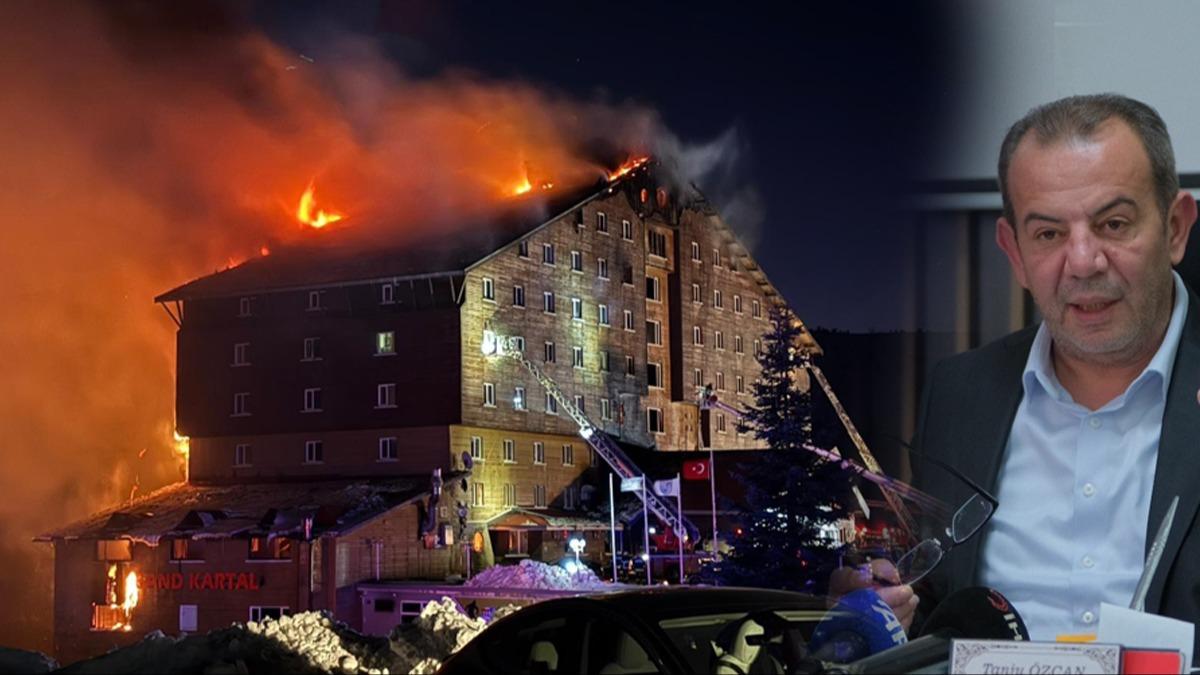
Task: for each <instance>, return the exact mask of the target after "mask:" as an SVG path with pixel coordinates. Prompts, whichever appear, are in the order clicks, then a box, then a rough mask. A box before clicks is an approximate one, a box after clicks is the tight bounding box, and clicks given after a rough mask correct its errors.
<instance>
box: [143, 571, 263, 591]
mask: <svg viewBox="0 0 1200 675" xmlns="http://www.w3.org/2000/svg"><path fill="white" fill-rule="evenodd" d="M138 585H139V586H140V587H141V589H142V590H147V591H181V590H184V589H185V588H186V589H187V590H189V591H257V590H258V589H259V583H258V575H257V574H252V573H249V572H191V573H189V574H187V575H184V574H183V573H181V572H172V573H169V574H147V575H145V576H143V577H139V578H138Z"/></svg>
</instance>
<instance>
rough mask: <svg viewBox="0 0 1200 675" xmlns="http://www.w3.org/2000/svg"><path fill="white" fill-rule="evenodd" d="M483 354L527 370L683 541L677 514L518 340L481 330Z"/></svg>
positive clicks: (681, 525)
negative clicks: (639, 482)
mask: <svg viewBox="0 0 1200 675" xmlns="http://www.w3.org/2000/svg"><path fill="white" fill-rule="evenodd" d="M482 349H483V353H484V354H485V355H488V356H507V357H508V358H511V359H513V360H514V361H516V362H517V363H520V364H521V365H522V366H525V370H528V371H529V373H530V374H531V375H533V377H534V379H536V380H537V382H538V384H540V385H542V388H543V389H545V390H546V393H548V394H550V396H551V397H552V398H553V399H554V400H555V401H557V402H558V405H559V406H560V407H561V408H562V409H563V410H565V411H566V412H567V415H569V416H570V417H571V419H572V420H574V421H575V423H576V424H578V425H579V435H580V436H582V437H583V440H585V441H587V443H588V445H590V446H591V448H592V450H595V451H596V454H597V455H600V456H601V457H603V458H604V461H605V462H607V463H608V465H609V466H610V467H612V470H613V471H614V472H616V474H617V475H618V476H620V477H621V478H622V479H625V478H641V479H642V489H641V490H638V491H637V492H636V494H637V495H638V496H639V497H640V498H641V499H642V500H644V501H645V503H646V508H648V509H649V510H650V511H651V512H653V513H654V515H656V516H658V517H659V519H660V520H662V521H663V522H664V523H666V524H667V526H668V527H670V528H671V530H672V531H673V532H675V534H676V536H678V537H680V538H683V536H684V534H685V533H686V532H687V529H686V528H685V523H684V522H683V521H681V520H680V518H679V514H677V513H675V511H674V510H673V509H671V507H670V506H669V505H668V504H667V503H666V502H664V501H663V500H662V499H660V498H659V496H658V495H657V494H655V493H654V490H653V489H652V488H651V486H650V482H649V478H647V476H646V474H645V473H644V472H643V471H642V470H641V469H639V468H638V467H637V465H635V464H634V463H633V461H632V460H631V459H629V456H628V455H626V454H625V452H624V451H623V450H621V448H620V446H618V445H617V444H616V442H614V441H613V440H612V438H609V436H608V434H606V433H604V432H603V431H602V430H600V429H599V428H597V427H596V425H594V424H592V422H591V421H590V420H589V419H588V418H587V416H586V415H584V414H583V411H582V410H580V409H578V408H576V407H575V404H574V402H573V401H571V400H570V399H568V398H567V396H566V395H565V394H563V393H562V390H560V389H559V388H558V385H557V384H555V383H554V380H552V379H550V377H548V376H547V375H546V374H545V373H543V372H542V371H541V369H540V368H538V367H537V366H536V365H534V363H533V362H532V361H530V360H529V359H528V358H526V357H525V354H524V353H523V352H522V351H521V345H520V342H519V340H518V338H515V337H511V336H503V335H497V334H496V333H494V332H492V331H490V330H485V331H484V332H483V345H482ZM684 520H686V519H684Z"/></svg>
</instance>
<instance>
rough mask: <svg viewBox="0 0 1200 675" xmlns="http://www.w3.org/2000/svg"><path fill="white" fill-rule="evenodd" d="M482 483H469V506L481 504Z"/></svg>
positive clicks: (482, 501)
mask: <svg viewBox="0 0 1200 675" xmlns="http://www.w3.org/2000/svg"><path fill="white" fill-rule="evenodd" d="M483 505H484V496H483V483H471V506H483Z"/></svg>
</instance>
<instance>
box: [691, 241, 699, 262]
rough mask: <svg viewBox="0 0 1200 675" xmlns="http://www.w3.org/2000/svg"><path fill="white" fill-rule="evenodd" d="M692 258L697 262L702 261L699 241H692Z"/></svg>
mask: <svg viewBox="0 0 1200 675" xmlns="http://www.w3.org/2000/svg"><path fill="white" fill-rule="evenodd" d="M692 260H694V261H696V262H700V261H701V258H700V244H699V243H697V242H694V241H693V242H692Z"/></svg>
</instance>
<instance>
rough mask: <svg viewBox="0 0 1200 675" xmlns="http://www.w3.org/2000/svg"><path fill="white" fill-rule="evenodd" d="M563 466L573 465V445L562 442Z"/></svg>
mask: <svg viewBox="0 0 1200 675" xmlns="http://www.w3.org/2000/svg"><path fill="white" fill-rule="evenodd" d="M562 463H563V466H575V446H573V445H571V444H570V443H564V444H563V446H562Z"/></svg>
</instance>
